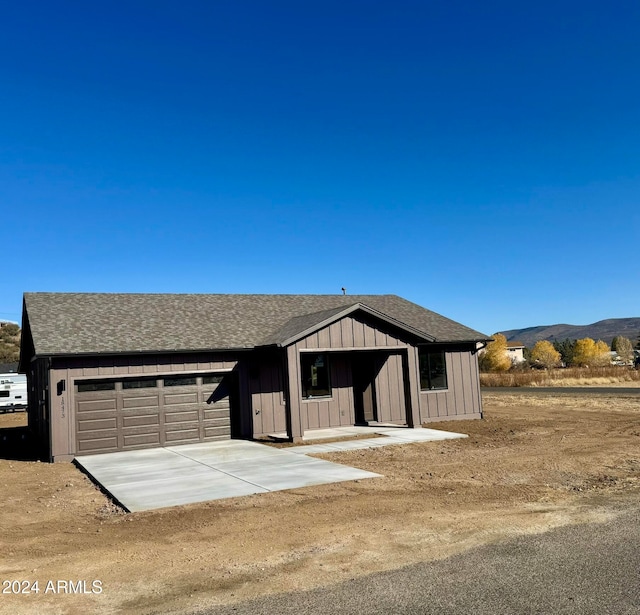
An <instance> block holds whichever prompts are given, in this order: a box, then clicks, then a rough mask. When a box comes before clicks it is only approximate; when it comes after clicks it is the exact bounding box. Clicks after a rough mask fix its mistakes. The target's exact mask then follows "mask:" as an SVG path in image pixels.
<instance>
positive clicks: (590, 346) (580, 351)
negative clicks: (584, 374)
mask: <svg viewBox="0 0 640 615" xmlns="http://www.w3.org/2000/svg"><path fill="white" fill-rule="evenodd" d="M610 362H611V358H610V356H609V346H608V345H607V343H606V342H603V341H602V340H598V341H597V342H594V341H593V340H592V339H591V338H590V337H585V338H583V339H581V340H578V341H577V342H576V347H575V352H574V355H573V363H574V365H579V366H583V367H601V366H603V365H608V364H609V363H610Z"/></svg>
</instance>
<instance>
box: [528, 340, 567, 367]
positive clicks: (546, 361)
mask: <svg viewBox="0 0 640 615" xmlns="http://www.w3.org/2000/svg"><path fill="white" fill-rule="evenodd" d="M531 361H532V362H533V363H537V364H538V365H542V367H544V368H545V369H550V368H552V367H557V366H558V365H560V353H559V352H558V351H557V350H556V349H555V348H554V347H553V344H552V343H551V342H548V341H547V340H540V341H539V342H536V345H535V346H534V347H533V350H532V351H531Z"/></svg>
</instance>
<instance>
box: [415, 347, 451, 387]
mask: <svg viewBox="0 0 640 615" xmlns="http://www.w3.org/2000/svg"><path fill="white" fill-rule="evenodd" d="M418 360H419V364H420V389H421V390H422V391H432V390H434V389H446V388H447V362H446V358H445V354H444V351H443V350H426V349H424V348H421V349H420V350H419V351H418Z"/></svg>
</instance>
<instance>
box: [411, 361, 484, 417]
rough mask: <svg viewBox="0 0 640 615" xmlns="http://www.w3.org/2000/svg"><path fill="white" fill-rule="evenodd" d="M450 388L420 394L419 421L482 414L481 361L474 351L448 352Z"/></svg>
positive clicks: (448, 380)
mask: <svg viewBox="0 0 640 615" xmlns="http://www.w3.org/2000/svg"><path fill="white" fill-rule="evenodd" d="M446 361H447V382H448V385H449V387H448V389H447V390H445V391H421V392H420V420H421V421H422V422H429V421H434V420H447V419H449V418H455V417H463V416H464V417H470V418H471V417H472V416H479V415H480V414H481V413H482V402H481V399H480V383H479V378H478V362H477V360H476V356H475V354H473V353H472V352H471V351H452V352H447V353H446Z"/></svg>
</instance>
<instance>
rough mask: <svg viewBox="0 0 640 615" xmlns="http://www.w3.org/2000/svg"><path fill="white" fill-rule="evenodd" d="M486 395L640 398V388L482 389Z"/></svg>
mask: <svg viewBox="0 0 640 615" xmlns="http://www.w3.org/2000/svg"><path fill="white" fill-rule="evenodd" d="M482 392H483V393H486V394H492V393H495V394H498V395H500V394H506V395H515V394H517V395H560V394H562V393H564V394H565V395H616V396H620V397H640V387H636V388H631V387H592V386H589V387H482Z"/></svg>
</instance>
